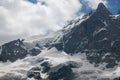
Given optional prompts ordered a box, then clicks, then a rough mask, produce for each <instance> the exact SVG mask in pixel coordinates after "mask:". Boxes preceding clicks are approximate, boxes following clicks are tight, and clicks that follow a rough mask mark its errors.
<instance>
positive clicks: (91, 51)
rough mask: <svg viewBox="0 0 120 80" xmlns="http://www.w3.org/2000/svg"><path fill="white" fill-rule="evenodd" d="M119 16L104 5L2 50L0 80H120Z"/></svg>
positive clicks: (17, 41) (3, 46)
mask: <svg viewBox="0 0 120 80" xmlns="http://www.w3.org/2000/svg"><path fill="white" fill-rule="evenodd" d="M119 33H120V14H119V13H118V14H115V15H114V14H112V13H111V12H110V11H109V10H108V9H107V8H106V6H105V5H104V4H103V3H99V5H98V7H97V9H96V10H95V11H93V12H89V13H87V14H84V15H83V16H79V17H77V18H76V19H73V20H71V21H69V23H68V24H67V25H66V26H64V28H62V29H60V30H58V31H56V32H53V33H51V34H48V35H43V36H33V37H30V38H26V39H17V40H13V41H10V42H8V43H5V44H3V45H1V46H0V80H119V79H120V35H119Z"/></svg>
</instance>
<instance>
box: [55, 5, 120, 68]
mask: <svg viewBox="0 0 120 80" xmlns="http://www.w3.org/2000/svg"><path fill="white" fill-rule="evenodd" d="M119 33H120V15H118V16H117V17H115V16H114V15H112V14H111V13H110V12H109V11H108V10H107V8H106V7H105V6H104V4H103V3H100V4H99V5H98V8H97V10H96V11H95V12H94V13H92V14H91V15H90V16H89V18H87V19H86V20H85V21H83V22H81V23H80V24H78V25H75V26H74V27H73V28H72V30H71V31H70V32H68V33H67V34H64V35H63V37H62V38H61V43H60V44H57V45H55V46H56V48H58V50H64V51H65V52H67V53H68V54H74V53H77V52H85V53H86V54H87V58H88V59H89V60H90V62H91V63H92V62H93V63H96V64H98V63H101V62H106V63H108V65H107V67H114V66H115V65H117V63H116V61H118V62H119V61H120V55H119V54H120V36H119ZM60 45H61V46H60ZM63 46H64V47H63ZM107 53H109V55H106V54H107ZM105 55H106V56H105ZM103 57H105V58H104V59H103Z"/></svg>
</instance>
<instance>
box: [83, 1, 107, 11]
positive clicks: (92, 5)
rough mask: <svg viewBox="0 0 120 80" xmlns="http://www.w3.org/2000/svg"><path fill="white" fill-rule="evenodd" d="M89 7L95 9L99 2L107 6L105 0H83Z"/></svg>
mask: <svg viewBox="0 0 120 80" xmlns="http://www.w3.org/2000/svg"><path fill="white" fill-rule="evenodd" d="M83 1H84V2H85V3H86V4H87V6H88V7H89V8H92V9H96V8H97V6H98V4H99V3H101V2H102V3H104V4H105V5H106V6H107V0H83Z"/></svg>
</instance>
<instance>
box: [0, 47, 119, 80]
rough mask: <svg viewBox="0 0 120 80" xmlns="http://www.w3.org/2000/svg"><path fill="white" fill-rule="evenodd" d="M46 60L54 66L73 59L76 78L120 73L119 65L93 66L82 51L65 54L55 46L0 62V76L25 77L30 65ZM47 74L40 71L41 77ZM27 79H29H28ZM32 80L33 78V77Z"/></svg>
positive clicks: (100, 77) (117, 74)
mask: <svg viewBox="0 0 120 80" xmlns="http://www.w3.org/2000/svg"><path fill="white" fill-rule="evenodd" d="M42 60H43V61H48V62H49V63H50V64H52V67H55V66H57V65H59V64H63V63H66V62H68V61H74V62H76V63H77V64H78V65H80V67H78V68H74V69H73V72H75V73H76V75H77V79H76V80H87V78H88V79H89V80H97V79H101V80H102V79H104V78H110V80H112V79H113V78H114V77H118V76H119V75H120V67H116V68H113V69H105V65H106V64H107V63H102V64H100V66H99V67H94V65H93V64H90V63H89V62H88V60H86V55H85V54H84V53H82V54H81V53H78V54H75V55H73V56H70V55H68V54H66V53H65V52H60V51H57V50H56V48H52V49H50V50H47V49H45V50H42V52H41V53H40V54H39V55H37V56H27V57H26V58H24V59H21V60H17V61H16V62H13V63H11V62H9V61H8V62H6V63H2V62H1V63H0V77H2V76H4V75H6V74H8V73H12V74H15V75H18V76H22V77H23V78H24V77H26V73H27V71H28V70H30V69H31V68H32V67H36V66H38V67H40V64H41V62H40V61H42ZM47 76H48V75H47V74H46V73H41V77H42V78H44V79H45V78H46V77H47ZM28 80H29V79H28ZM33 80H34V79H33Z"/></svg>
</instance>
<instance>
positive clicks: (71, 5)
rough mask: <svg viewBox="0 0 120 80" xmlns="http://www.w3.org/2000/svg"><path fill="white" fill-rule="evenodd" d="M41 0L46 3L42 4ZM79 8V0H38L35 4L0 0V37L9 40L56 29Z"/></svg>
mask: <svg viewBox="0 0 120 80" xmlns="http://www.w3.org/2000/svg"><path fill="white" fill-rule="evenodd" d="M42 1H44V2H45V3H46V5H42V4H41V2H42ZM79 9H81V4H80V3H79V0H67V1H66V0H39V3H37V4H32V3H30V2H28V1H25V0H5V1H4V0H0V38H2V41H4V39H5V40H6V41H9V40H11V39H15V38H17V37H28V36H31V35H37V34H45V33H47V32H49V31H56V30H58V29H60V28H61V26H60V24H62V23H63V22H64V21H66V20H69V19H72V18H74V17H75V16H76V12H77V11H78V10H79ZM8 37H9V38H8ZM7 38H8V39H7ZM0 42H1V41H0Z"/></svg>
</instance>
